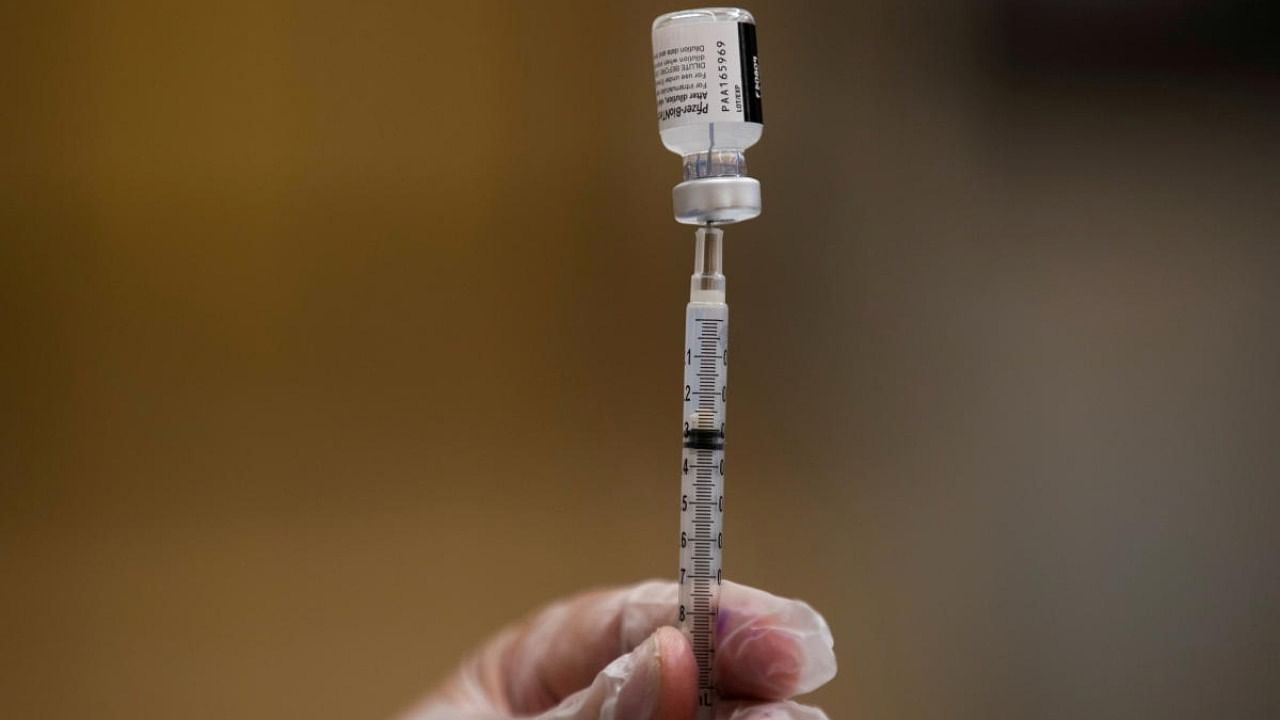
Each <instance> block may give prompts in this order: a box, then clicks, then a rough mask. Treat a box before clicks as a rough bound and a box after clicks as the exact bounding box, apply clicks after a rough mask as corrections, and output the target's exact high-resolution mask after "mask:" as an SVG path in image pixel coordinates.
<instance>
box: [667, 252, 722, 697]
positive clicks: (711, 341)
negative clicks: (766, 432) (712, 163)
mask: <svg viewBox="0 0 1280 720" xmlns="http://www.w3.org/2000/svg"><path fill="white" fill-rule="evenodd" d="M696 237H697V244H696V250H695V253H694V259H693V276H692V278H691V279H690V288H689V305H688V307H687V308H686V310H685V324H684V388H683V392H684V405H683V412H682V415H683V417H684V428H683V433H684V452H683V457H682V458H681V461H680V475H681V481H680V609H679V611H678V621H679V626H680V629H681V630H682V631H683V632H684V633H685V634H686V635H687V636H688V637H689V640H690V642H691V643H692V645H693V656H694V659H695V660H696V661H697V664H698V708H699V715H700V716H702V715H704V713H706V714H709V711H710V708H711V707H712V705H713V704H714V702H715V678H714V676H713V674H712V669H713V664H714V659H715V637H716V636H715V629H716V617H717V615H718V613H719V609H720V583H721V580H722V578H723V575H722V572H723V571H722V567H721V564H720V558H721V552H722V551H723V549H724V523H723V518H724V410H725V401H726V400H727V399H728V390H729V386H728V383H727V381H728V370H729V306H728V305H726V304H725V301H724V300H725V297H724V296H725V288H724V284H725V283H724V275H723V274H722V273H721V271H720V269H721V267H722V264H721V263H722V259H723V254H722V243H723V240H724V232H723V231H722V230H720V228H716V227H702V228H699V229H698V231H697V235H696Z"/></svg>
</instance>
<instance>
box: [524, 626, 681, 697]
mask: <svg viewBox="0 0 1280 720" xmlns="http://www.w3.org/2000/svg"><path fill="white" fill-rule="evenodd" d="M696 675H697V669H696V667H695V665H694V659H693V650H692V648H691V647H690V646H689V641H688V640H687V639H686V638H685V637H684V635H681V634H680V631H678V630H676V629H675V628H670V627H665V628H659V629H658V630H657V632H655V633H654V634H653V635H651V636H649V638H648V639H647V640H645V641H644V642H643V643H641V644H640V645H639V646H638V647H637V648H636V649H635V650H632V651H631V652H629V653H627V654H626V655H623V656H621V657H619V658H617V659H616V660H614V661H613V662H611V663H609V664H608V665H606V666H605V668H604V669H603V670H601V671H600V672H599V673H598V674H597V675H596V677H595V679H594V680H593V681H592V683H591V685H590V686H588V687H587V688H586V689H584V690H580V691H578V692H576V693H573V694H572V695H570V696H569V697H567V698H565V699H564V700H563V701H561V702H560V704H558V705H556V706H555V707H554V708H552V709H550V710H548V711H546V712H544V713H542V714H541V715H539V716H538V720H597V719H598V720H657V719H658V718H661V719H662V720H692V718H693V702H694V692H695V689H694V678H695V677H696Z"/></svg>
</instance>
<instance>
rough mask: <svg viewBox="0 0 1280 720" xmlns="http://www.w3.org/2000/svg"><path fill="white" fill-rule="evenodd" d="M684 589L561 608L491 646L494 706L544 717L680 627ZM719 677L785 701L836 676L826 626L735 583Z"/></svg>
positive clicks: (483, 662) (594, 597)
mask: <svg viewBox="0 0 1280 720" xmlns="http://www.w3.org/2000/svg"><path fill="white" fill-rule="evenodd" d="M676 607H677V586H676V584H675V583H674V582H658V581H649V582H645V583H640V584H639V585H633V586H630V587H624V588H616V589H612V590H603V591H597V592H592V593H586V594H584V595H578V596H576V597H572V598H569V599H567V600H562V601H559V602H557V603H555V604H553V605H551V606H549V607H547V608H546V609H544V610H542V611H540V612H538V613H536V614H535V615H534V616H533V617H532V618H530V619H529V620H528V621H526V622H525V623H523V624H522V625H521V626H519V627H517V628H515V629H514V630H512V631H509V632H507V633H504V634H503V635H502V636H500V637H499V638H498V639H496V640H495V641H493V642H492V643H490V644H489V645H488V646H486V647H485V648H484V649H483V650H482V651H481V652H480V654H479V655H478V656H477V657H476V658H475V659H474V661H473V664H472V668H471V669H472V672H473V673H474V674H475V675H476V676H477V677H480V678H482V679H484V681H483V686H484V687H485V688H486V689H487V691H488V692H490V693H491V695H492V702H493V703H494V704H495V705H497V706H499V707H502V708H504V709H506V710H509V711H511V712H512V713H514V714H517V715H524V714H536V713H538V712H542V711H544V710H546V709H548V708H550V707H552V706H554V705H556V704H557V703H559V702H560V701H561V700H563V699H564V698H566V697H568V696H569V695H570V694H571V693H574V692H575V691H577V690H579V689H581V688H583V687H585V686H586V685H587V684H588V683H591V682H593V678H594V677H595V675H596V674H597V673H599V672H600V670H601V669H602V668H604V667H605V666H607V665H608V664H609V663H610V662H611V661H612V660H613V659H614V658H616V657H618V655H620V654H622V653H626V652H628V651H630V650H631V649H632V648H634V647H636V646H637V645H639V644H640V643H641V642H643V641H644V640H645V638H647V637H649V636H650V635H652V634H653V632H654V631H655V630H657V629H658V628H659V627H662V626H664V625H670V624H671V623H672V622H673V621H674V620H675V615H676ZM716 625H717V635H718V640H717V654H716V670H717V676H718V684H719V685H720V687H721V691H722V693H724V694H725V695H726V696H729V697H733V696H737V697H743V698H758V699H765V700H774V699H778V700H780V699H785V698H787V697H790V696H791V695H795V694H797V693H803V692H808V691H810V690H813V689H814V688H816V687H818V686H820V685H822V684H823V683H825V682H826V681H828V680H830V679H831V677H833V676H834V675H835V669H836V663H835V655H834V653H833V652H832V638H831V632H830V630H829V629H828V628H827V624H826V621H825V620H823V619H822V616H820V615H818V613H817V612H815V611H814V610H813V608H811V607H809V605H807V604H806V603H803V602H800V601H797V600H788V599H785V598H780V597H778V596H776V595H771V594H769V593H766V592H764V591H762V590H756V589H754V588H750V587H747V586H744V585H738V584H736V583H732V582H725V583H724V585H723V592H722V597H721V601H720V616H719V618H718V619H717V623H716Z"/></svg>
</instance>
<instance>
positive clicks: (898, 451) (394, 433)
mask: <svg viewBox="0 0 1280 720" xmlns="http://www.w3.org/2000/svg"><path fill="white" fill-rule="evenodd" d="M677 7H678V6H673V5H669V4H660V3H650V2H625V3H621V2H620V3H589V2H579V3H559V2H538V3H483V2H460V3H449V4H436V3H423V2H395V3H381V2H378V3H360V4H355V3H353V4H340V3H333V2H312V3H289V2H255V3H243V4H219V3H215V4H173V3H135V2H117V3H81V4H67V3H54V2H51V3H29V4H26V6H25V7H19V8H10V9H7V10H5V11H4V22H3V26H4V28H5V29H4V30H3V36H4V38H5V39H4V42H3V43H2V44H0V56H2V59H3V68H4V69H3V70H0V83H2V85H0V87H2V88H3V98H4V101H3V109H2V110H0V129H2V135H0V137H2V138H3V148H0V188H3V190H2V192H0V223H2V224H0V232H2V235H0V322H3V326H2V330H3V335H2V336H0V338H2V339H0V361H2V362H3V366H2V370H3V372H2V373H0V714H3V715H4V716H5V717H11V718H68V719H69V718H81V717H94V718H98V719H99V720H108V719H113V718H130V719H134V720H140V719H149V718H157V719H158V718H173V717H182V718H187V719H189V720H198V719H201V718H226V717H237V718H280V717H308V718H316V719H320V718H375V719H376V718H386V717H389V716H390V715H391V714H393V713H394V712H396V711H397V710H398V709H400V708H402V707H404V706H405V705H407V704H408V703H410V702H411V701H413V700H414V699H415V698H417V697H418V696H420V695H421V694H422V693H423V692H425V691H426V690H427V689H428V688H429V687H430V686H431V685H432V684H434V683H435V682H438V681H439V680H440V679H442V677H443V676H444V675H445V674H446V673H447V672H449V670H450V669H451V668H452V667H453V666H454V664H455V663H456V661H457V659H458V658H459V656H460V655H462V654H463V653H464V652H465V651H466V650H467V649H468V648H470V647H472V646H473V645H475V644H476V643H478V642H480V641H481V640H482V639H484V638H485V637H486V636H487V635H489V634H490V633H492V632H493V631H494V630H496V629H497V628H498V627H499V626H501V625H502V624H504V623H506V622H508V621H510V620H512V619H514V618H517V617H518V616H520V615H521V614H523V613H525V612H527V611H528V610H530V609H532V608H534V607H536V606H538V605H539V604H541V603H543V602H546V601H548V600H550V599H552V598H555V597H557V596H560V595H564V594H567V593H572V592H575V591H578V590H580V589H583V588H587V587H593V586H599V585H605V584H612V583H626V582H632V581H636V580H639V579H643V578H649V577H671V576H672V575H673V573H674V572H675V560H676V547H675V544H674V542H673V540H672V538H673V537H674V533H675V532H676V530H677V520H678V518H677V512H676V499H677V492H678V491H677V487H678V475H677V465H678V459H679V453H678V443H677V435H676V427H677V422H678V417H677V416H678V414H679V404H678V400H677V392H678V384H679V377H680V368H679V365H678V357H679V355H680V352H681V349H682V346H681V342H682V330H681V322H682V318H683V308H684V303H685V301H686V299H687V288H688V274H689V272H690V266H691V256H692V242H691V233H690V232H689V231H688V230H687V229H685V228H683V227H680V226H677V225H676V224H675V223H674V222H673V221H672V218H671V206H670V188H671V186H672V185H673V184H674V183H675V182H676V181H677V180H678V179H679V161H678V159H677V158H676V157H675V156H674V155H671V154H669V153H668V152H666V151H665V150H664V149H663V148H662V146H661V144H660V143H659V141H658V136H657V129H656V125H655V122H654V117H653V112H654V99H653V92H652V69H651V59H650V48H649V24H650V21H651V20H652V19H653V17H654V16H656V15H657V14H659V13H660V12H664V11H668V10H672V9H677ZM748 7H749V9H751V10H752V11H754V12H755V13H756V16H757V18H758V21H759V28H760V29H759V38H760V49H761V63H762V72H763V80H764V89H765V115H766V131H765V135H764V139H763V141H762V142H761V143H760V145H758V146H757V147H755V148H754V149H753V150H752V151H751V152H750V154H749V158H750V161H751V168H752V174H753V175H755V176H756V177H758V178H760V179H761V180H762V181H763V184H764V192H765V213H764V215H763V216H762V217H761V218H759V219H758V220H756V221H753V222H751V223H747V224H744V225H741V226H736V227H733V228H730V229H729V231H728V233H727V251H726V264H727V274H728V278H729V302H730V305H731V307H732V308H733V320H734V323H733V345H734V351H735V353H734V354H735V362H734V368H733V386H734V402H733V403H732V405H731V406H730V407H731V409H730V425H731V428H732V430H731V434H730V445H729V463H730V467H731V472H730V474H729V487H728V499H729V503H728V506H729V507H728V513H727V515H726V518H727V520H726V522H727V536H728V538H729V542H728V545H727V550H726V567H727V573H728V574H729V575H730V576H731V577H733V578H734V579H736V580H739V581H741V582H746V583H751V584H755V585H758V586H761V587H764V588H768V589H770V590H773V591H775V592H778V593H781V594H786V595H791V596H798V597H803V598H805V599H807V600H809V601H810V602H812V603H813V604H814V605H815V606H816V607H818V608H819V609H820V610H822V611H823V612H824V613H825V614H826V615H827V617H828V618H829V620H830V622H831V624H832V627H833V630H834V633H835V637H836V643H837V651H838V654H839V658H840V662H841V670H840V675H839V676H838V677H837V678H836V680H835V681H834V682H833V683H831V685H830V686H828V687H827V688H824V689H822V690H821V691H819V692H817V693H815V694H814V695H813V696H811V700H812V701H813V702H816V703H819V704H821V705H822V706H824V707H825V708H826V709H827V710H828V712H829V713H830V714H831V716H832V717H833V718H854V717H857V718H877V717H885V718H889V717H892V718H1025V717H1042V718H1081V717H1091V718H1134V717H1163V718H1175V717H1176V718H1182V717H1185V718H1192V717H1194V718H1202V717H1232V718H1274V717H1277V716H1280V683H1278V682H1277V678H1280V379H1278V378H1277V373H1278V372H1280V283H1278V282H1277V278H1278V273H1280V247H1278V245H1277V240H1278V238H1277V235H1278V232H1280V202H1278V200H1280V82H1278V78H1280V43H1277V40H1276V38H1277V37H1280V30H1278V28H1277V24H1276V22H1275V12H1274V10H1272V9H1271V8H1270V7H1268V5H1267V4H1265V3H1260V2H1209V1H1208V0H1204V1H1200V2H1196V1H1190V2H1180V3H1173V2H1167V3H1157V2H1142V1H1138V2H1124V3H1104V2H1050V1H1048V0H1003V1H998V2H968V3H954V4H931V3H900V2H892V1H891V0H876V1H872V2H860V3H850V2H826V3H811V4H809V3H806V4H800V3H794V2H792V3H782V2H763V1H761V2H756V3H754V4H753V5H750V6H748Z"/></svg>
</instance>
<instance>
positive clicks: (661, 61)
mask: <svg viewBox="0 0 1280 720" xmlns="http://www.w3.org/2000/svg"><path fill="white" fill-rule="evenodd" d="M653 79H654V85H655V89H656V92H657V101H658V132H659V134H660V135H661V136H662V144H663V145H665V146H666V147H667V149H668V150H671V151H672V152H675V153H678V154H679V155H680V157H681V160H682V166H683V169H684V181H683V182H681V183H680V184H679V185H676V186H675V188H674V190H673V191H672V204H673V208H674V211H675V217H676V220H677V221H678V222H681V223H685V224H687V225H696V226H698V230H697V233H696V240H697V243H696V249H695V251H694V259H693V277H692V278H691V281H690V292H689V305H688V308H687V310H686V311H685V330H684V357H683V360H684V387H683V388H682V391H683V398H684V399H683V402H684V405H683V409H682V413H681V415H682V418H681V422H682V423H683V438H684V451H683V456H682V457H681V460H680V575H679V583H680V593H679V596H680V606H679V609H678V611H677V617H676V621H677V623H678V625H679V627H680V629H681V630H682V631H683V632H684V634H685V635H686V636H687V637H688V638H689V642H690V644H691V645H692V646H693V654H694V658H695V660H696V661H697V666H698V697H697V711H698V712H697V714H698V718H699V720H709V718H711V717H712V714H713V712H714V707H715V702H716V677H715V654H716V621H717V619H718V616H719V610H720V584H721V581H722V580H723V576H724V574H723V569H722V567H721V563H720V558H721V553H722V552H723V549H724V522H723V518H724V438H725V431H724V428H725V414H724V410H725V401H726V399H727V397H728V384H727V382H726V380H727V375H728V367H729V306H728V305H726V304H725V287H724V285H725V283H724V274H723V273H722V272H721V268H722V267H723V257H724V255H723V251H724V248H723V245H724V232H723V231H722V230H721V229H720V228H719V227H718V226H719V225H724V224H728V223H735V222H739V221H742V220H749V219H751V218H753V217H755V216H757V215H759V214H760V183H759V182H758V181H756V180H755V179H754V178H750V177H747V176H746V168H747V165H746V154H745V153H746V149H747V148H749V147H751V146H752V145H754V144H755V142H756V141H757V140H759V139H760V135H761V133H762V132H763V130H764V125H763V114H762V109H761V104H760V62H759V57H758V56H757V54H756V25H755V18H754V17H752V15H751V13H749V12H747V11H746V10H741V9H738V8H724V7H717V8H702V9H697V10H681V11H679V12H673V13H667V14H666V15H663V16H661V17H659V18H658V19H657V20H655V21H654V23H653Z"/></svg>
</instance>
